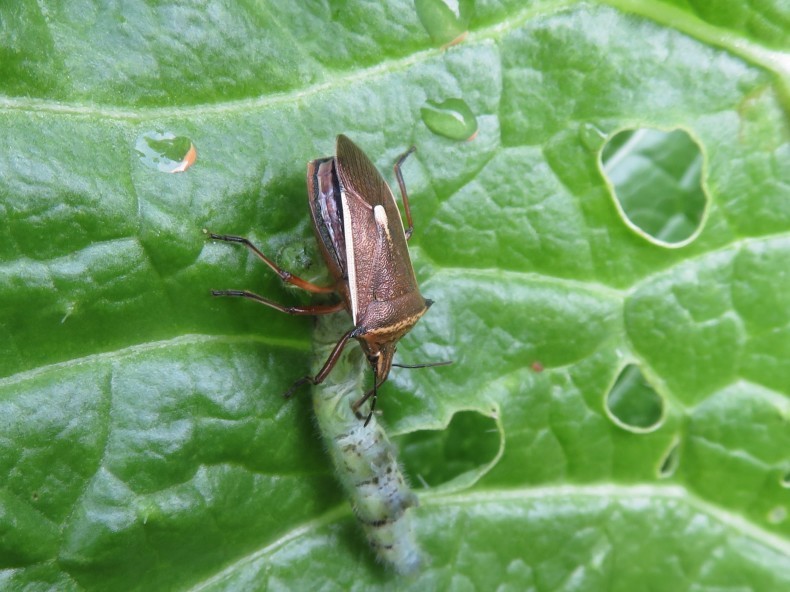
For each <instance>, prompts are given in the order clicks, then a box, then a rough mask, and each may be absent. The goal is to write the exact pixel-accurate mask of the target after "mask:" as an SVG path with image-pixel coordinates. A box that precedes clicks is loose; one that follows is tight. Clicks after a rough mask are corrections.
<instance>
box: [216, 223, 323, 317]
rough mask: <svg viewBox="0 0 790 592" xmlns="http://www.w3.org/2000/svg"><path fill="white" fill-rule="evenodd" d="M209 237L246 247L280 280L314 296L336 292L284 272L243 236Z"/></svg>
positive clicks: (221, 235)
mask: <svg viewBox="0 0 790 592" xmlns="http://www.w3.org/2000/svg"><path fill="white" fill-rule="evenodd" d="M208 235H209V237H210V238H213V239H214V240H221V241H225V242H228V243H239V244H242V245H244V246H245V247H247V248H248V249H249V250H250V251H252V252H253V253H255V254H256V255H257V256H258V258H259V259H260V260H261V261H263V262H264V263H265V264H266V265H268V266H269V268H271V270H272V271H274V273H276V274H277V275H278V276H280V279H282V281H284V282H286V283H289V284H292V285H294V286H296V287H297V288H301V289H302V290H306V291H308V292H313V293H314V294H331V293H333V292H334V291H335V288H334V286H316V285H315V284H313V283H312V282H308V281H307V280H303V279H302V278H300V277H299V276H296V275H294V274H292V273H291V272H290V271H286V270H284V269H283V268H282V267H280V266H279V265H277V264H276V263H275V262H274V261H272V260H271V259H269V258H268V257H267V256H266V255H264V254H263V252H262V251H261V250H260V249H259V248H258V247H256V246H255V245H253V244H252V243H251V242H250V241H249V240H248V239H246V238H244V237H243V236H234V235H232V234H214V233H213V232H210V233H208ZM217 295H218V294H215V296H217ZM225 295H226V296H230V294H225ZM237 295H238V294H237ZM258 299H260V297H257V298H253V300H258ZM261 300H262V299H261ZM264 303H265V302H264ZM274 308H277V306H275V307H274ZM307 314H310V313H307Z"/></svg>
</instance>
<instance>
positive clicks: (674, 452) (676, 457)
mask: <svg viewBox="0 0 790 592" xmlns="http://www.w3.org/2000/svg"><path fill="white" fill-rule="evenodd" d="M678 464H680V443H679V442H673V443H672V446H670V447H669V449H668V450H667V452H666V454H665V455H664V460H662V461H661V467H659V469H658V477H659V479H669V478H670V477H671V476H672V475H674V474H675V471H677V469H678Z"/></svg>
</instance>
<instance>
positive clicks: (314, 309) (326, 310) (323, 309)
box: [211, 290, 345, 315]
mask: <svg viewBox="0 0 790 592" xmlns="http://www.w3.org/2000/svg"><path fill="white" fill-rule="evenodd" d="M211 295H212V296H234V297H239V298H248V299H249V300H254V301H255V302H260V303H261V304H265V305H266V306H270V307H271V308H273V309H275V310H279V311H280V312H284V313H285V314H290V315H324V314H332V313H333V312H340V311H341V310H343V309H344V308H345V303H344V302H342V301H341V302H336V303H335V304H313V305H310V306H284V305H282V304H278V303H277V302H273V301H272V300H269V299H268V298H264V297H263V296H258V294H256V293H255V292H249V291H247V290H212V291H211Z"/></svg>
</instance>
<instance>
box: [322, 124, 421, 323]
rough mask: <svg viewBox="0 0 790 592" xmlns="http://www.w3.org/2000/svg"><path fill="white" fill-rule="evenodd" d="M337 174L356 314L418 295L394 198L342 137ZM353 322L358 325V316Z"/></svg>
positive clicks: (362, 155)
mask: <svg viewBox="0 0 790 592" xmlns="http://www.w3.org/2000/svg"><path fill="white" fill-rule="evenodd" d="M336 162H337V175H338V179H339V182H340V187H341V190H342V192H343V200H344V202H345V203H344V204H343V205H344V212H345V214H346V235H348V234H349V232H348V228H349V226H350V228H351V233H352V234H353V246H349V244H348V243H347V249H348V250H352V251H353V257H349V266H351V263H352V259H353V264H354V271H353V272H350V273H349V283H351V280H352V279H353V280H354V281H355V285H351V286H349V289H350V291H351V292H352V293H356V303H355V305H356V306H355V310H357V311H361V312H364V311H365V310H366V308H367V305H368V304H369V303H370V302H371V301H373V300H378V301H390V300H394V299H396V298H398V297H399V296H402V295H404V294H407V293H419V290H418V288H417V280H416V278H415V277H414V269H413V268H412V265H411V259H410V258H409V249H408V247H407V246H406V233H405V231H404V228H403V220H402V219H401V215H400V211H399V210H398V206H397V204H396V203H395V197H394V196H393V195H392V191H391V190H390V188H389V186H388V185H387V183H386V181H384V178H383V177H382V176H381V173H379V171H378V170H377V169H376V167H375V166H374V165H373V163H372V162H371V161H370V159H369V158H368V157H367V156H366V155H365V153H364V152H362V150H360V149H359V148H358V147H357V146H356V145H355V144H354V143H353V142H352V141H351V140H349V139H348V138H347V137H346V136H343V135H340V136H338V137H337V156H336ZM349 223H350V224H349ZM354 316H355V321H356V315H354Z"/></svg>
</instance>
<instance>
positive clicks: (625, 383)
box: [606, 364, 664, 432]
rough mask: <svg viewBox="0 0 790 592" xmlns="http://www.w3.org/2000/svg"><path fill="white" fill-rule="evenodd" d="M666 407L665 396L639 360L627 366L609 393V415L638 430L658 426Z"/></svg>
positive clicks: (620, 423)
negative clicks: (652, 383) (654, 386)
mask: <svg viewBox="0 0 790 592" xmlns="http://www.w3.org/2000/svg"><path fill="white" fill-rule="evenodd" d="M663 407H664V403H663V399H662V398H661V397H660V396H659V395H658V393H657V392H656V391H655V389H654V388H653V387H652V386H651V385H650V383H649V382H648V381H647V379H646V378H645V376H644V374H642V371H641V370H640V369H639V366H637V365H635V364H629V365H628V366H626V367H625V368H623V370H622V372H620V375H619V376H618V377H617V380H616V381H615V383H614V385H613V386H612V388H611V390H610V391H609V394H608V395H607V397H606V410H607V412H608V413H609V416H610V417H611V418H612V419H613V420H614V421H615V422H616V423H617V424H618V425H619V426H620V427H622V428H624V429H626V430H629V431H634V432H645V431H650V430H653V429H655V428H656V427H657V426H658V423H659V422H660V421H661V416H662V413H663Z"/></svg>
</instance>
